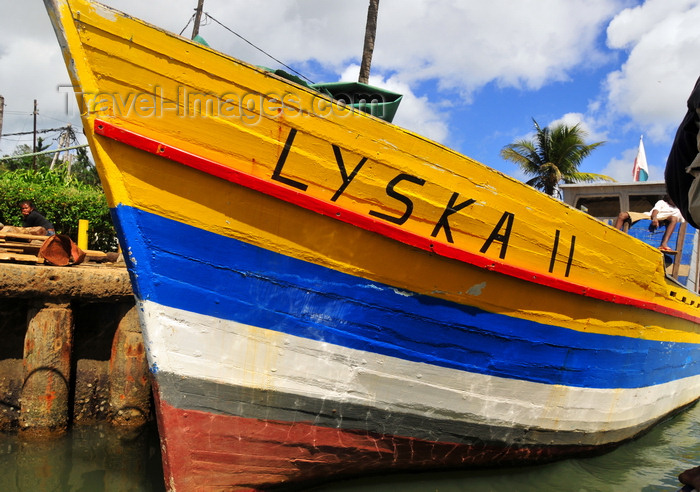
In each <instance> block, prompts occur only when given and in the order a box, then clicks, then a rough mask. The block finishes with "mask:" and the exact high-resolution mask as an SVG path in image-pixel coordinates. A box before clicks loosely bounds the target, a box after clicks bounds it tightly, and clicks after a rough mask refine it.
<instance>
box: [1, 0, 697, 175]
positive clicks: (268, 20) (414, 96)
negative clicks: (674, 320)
mask: <svg viewBox="0 0 700 492" xmlns="http://www.w3.org/2000/svg"><path fill="white" fill-rule="evenodd" d="M102 3H105V4H107V5H109V6H111V7H114V8H116V9H118V10H121V11H123V12H126V13H128V14H130V15H132V16H134V17H138V18H141V19H143V20H145V21H147V22H150V23H152V24H155V25H157V26H159V27H161V28H163V29H166V30H169V31H172V32H174V33H176V34H180V33H182V35H183V36H185V37H188V38H189V37H191V34H192V23H191V20H192V17H193V14H194V10H195V8H196V5H197V0H148V1H144V0H104V1H103V2H102ZM368 3H369V2H368V1H367V0H265V1H258V2H255V1H251V0H204V12H205V13H206V14H207V16H205V19H204V21H203V24H202V26H201V28H200V35H202V36H203V37H204V38H205V39H206V41H207V42H208V44H209V45H210V46H211V47H212V48H214V49H217V50H219V51H221V52H224V53H226V54H229V55H232V56H234V57H236V58H239V59H242V60H244V61H247V62H250V63H253V64H257V65H264V66H267V67H270V68H283V69H285V70H287V71H289V70H290V69H293V70H294V71H296V72H298V73H300V74H303V75H304V76H305V77H306V78H308V79H309V80H311V81H313V82H335V81H340V80H343V81H354V80H357V76H358V73H359V64H360V59H361V56H362V45H363V38H364V31H365V23H366V19H367V7H368ZM0 7H1V8H0V12H2V14H3V15H2V16H0V33H2V36H1V37H0V96H3V97H4V98H5V106H4V119H3V127H2V134H3V136H2V137H1V138H0V155H7V154H11V153H13V152H14V151H15V149H16V147H17V146H18V145H20V144H29V145H30V146H31V144H32V136H31V135H8V134H15V133H22V132H32V130H33V127H34V116H33V111H34V100H36V101H37V108H38V115H37V117H36V120H37V129H38V130H49V129H54V128H61V127H63V126H65V125H66V124H68V123H70V124H72V125H73V126H74V128H76V130H77V132H76V133H81V132H82V127H81V126H80V119H79V117H78V114H77V109H76V108H77V106H76V103H75V98H74V97H73V95H72V94H71V93H69V92H68V91H67V90H66V88H65V87H66V86H67V85H70V84H69V78H68V74H67V72H66V68H65V65H64V63H63V59H62V57H61V55H60V52H59V47H58V43H57V42H56V38H55V35H54V32H53V29H52V27H51V25H50V23H49V19H48V16H47V14H46V11H45V9H44V5H43V2H41V1H39V0H22V1H17V0H0ZM698 25H700V0H646V1H634V0H489V1H481V0H381V1H380V3H379V16H378V25H377V37H376V41H375V49H374V56H373V59H372V72H371V75H370V84H372V85H375V86H380V87H385V88H387V89H389V90H392V91H395V92H400V93H402V94H403V95H404V97H403V101H402V102H401V106H400V108H399V111H398V113H397V116H396V118H395V119H394V123H395V124H397V125H399V126H401V127H404V128H407V129H409V130H411V131H413V132H416V133H419V134H422V135H424V136H426V137H428V138H430V139H433V140H435V141H437V142H440V143H442V144H444V145H446V146H448V147H450V148H452V149H455V150H457V151H458V152H460V153H462V154H465V155H467V156H469V157H471V158H473V159H476V160H477V161H480V162H482V163H484V164H486V165H488V166H490V167H492V168H495V169H498V170H499V171H501V172H503V173H505V174H508V175H511V176H514V177H516V178H518V179H522V180H526V179H527V178H526V177H525V176H524V175H523V174H522V173H521V171H520V170H519V168H518V167H517V166H516V165H515V164H514V163H512V162H509V161H505V160H503V159H502V158H501V157H500V151H501V149H502V148H503V147H504V146H506V145H508V144H510V143H513V142H515V141H517V140H520V139H529V138H531V137H532V134H533V120H534V121H537V123H538V124H539V125H540V126H541V127H543V126H550V125H553V124H557V123H565V124H567V125H570V126H571V125H574V124H580V126H581V128H582V129H583V130H584V131H585V132H586V142H587V143H595V142H601V141H604V142H605V143H604V144H603V145H601V146H600V147H598V148H597V149H595V150H594V151H593V153H592V154H591V155H590V156H589V157H588V158H587V159H585V160H584V161H583V163H582V165H581V167H580V171H583V172H589V173H599V174H605V175H608V176H610V177H612V178H614V179H616V180H617V181H619V182H623V183H624V182H631V181H632V167H633V163H634V159H635V156H636V155H637V152H638V149H639V144H640V138H643V142H644V148H645V151H646V158H647V161H648V165H649V181H663V170H664V166H665V163H666V158H667V156H668V152H669V149H670V146H671V143H672V140H673V136H674V134H675V131H676V129H677V127H678V124H679V123H680V121H681V119H682V117H683V115H684V113H685V111H686V101H687V98H688V96H689V94H690V91H691V90H692V88H693V86H694V84H695V81H696V80H697V78H698V76H700V31H698V29H697V26H698ZM58 135H59V134H58V132H45V133H42V134H41V135H40V136H42V137H43V138H44V139H45V142H47V143H49V144H51V145H52V146H53V147H55V146H56V145H57V140H58ZM83 142H85V140H84V138H82V137H81V143H83Z"/></svg>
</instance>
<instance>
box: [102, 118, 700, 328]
mask: <svg viewBox="0 0 700 492" xmlns="http://www.w3.org/2000/svg"><path fill="white" fill-rule="evenodd" d="M94 130H95V134H97V135H101V136H104V137H107V138H110V139H112V140H115V141H117V142H120V143H123V144H125V145H129V146H132V147H134V148H137V149H140V150H143V151H146V152H149V153H151V154H154V155H158V156H161V157H163V158H166V159H169V160H171V161H173V162H177V163H180V164H183V165H185V166H189V167H191V168H193V169H197V170H199V171H202V172H205V173H207V174H210V175H212V176H216V177H218V178H221V179H225V180H227V181H230V182H232V183H237V184H239V185H242V186H245V187H247V188H250V189H253V190H256V191H260V192H262V193H265V194H267V195H270V196H273V197H276V198H279V199H282V200H285V201H287V202H289V203H293V204H295V205H298V206H300V207H304V208H306V209H308V210H312V211H314V212H317V213H319V214H322V215H326V216H328V217H331V218H334V219H336V220H340V221H343V222H346V223H348V224H352V225H355V226H357V227H361V228H363V229H365V230H368V231H372V232H376V233H378V234H381V235H383V236H386V237H388V238H391V239H394V240H396V241H400V242H402V243H405V244H408V245H411V246H414V247H416V248H420V249H422V250H424V251H429V252H431V253H434V254H438V255H440V256H444V257H447V258H452V259H455V260H458V261H462V262H464V263H469V264H471V265H474V266H476V267H479V268H484V269H486V270H491V271H494V272H498V273H502V274H504V275H509V276H511V277H515V278H518V279H521V280H525V281H527V282H533V283H536V284H539V285H544V286H546V287H551V288H553V289H557V290H561V291H564V292H571V293H573V294H578V295H583V296H587V297H591V298H593V299H599V300H602V301H605V302H612V303H616V304H623V305H628V306H634V307H638V308H641V309H648V310H650V311H656V312H658V313H662V314H667V315H669V316H674V317H676V318H681V319H686V320H689V321H693V322H695V323H700V316H695V315H692V314H690V313H688V312H686V311H681V310H678V309H674V308H670V307H666V306H662V305H660V304H656V303H654V302H649V301H645V300H641V299H636V298H634V297H628V296H624V295H619V294H615V293H613V292H608V291H604V290H600V289H596V288H593V287H590V286H587V285H581V284H577V283H575V282H571V281H568V280H563V279H560V278H557V277H554V276H552V275H547V274H543V273H537V272H535V271H531V270H527V269H525V268H522V267H517V266H513V265H511V264H509V263H506V262H505V261H498V260H494V259H492V258H488V257H485V256H482V255H477V254H474V253H471V252H468V251H465V250H463V249H460V248H457V247H455V246H453V245H451V244H447V243H442V242H440V241H435V240H434V238H432V237H431V238H428V237H422V236H419V235H417V234H414V233H412V232H409V231H406V230H404V229H402V228H401V227H398V226H395V225H393V224H390V223H388V222H385V221H381V220H376V219H373V218H371V217H368V216H365V215H362V214H359V213H356V212H353V211H351V210H347V209H344V208H342V207H339V206H338V205H336V204H335V203H329V202H326V201H324V200H321V199H318V198H314V197H312V196H309V195H306V194H305V193H302V192H299V191H298V190H296V189H292V188H290V187H287V186H282V185H279V184H277V183H273V182H271V181H269V180H265V179H261V178H258V177H255V176H252V175H250V174H247V173H244V172H241V171H238V170H236V169H233V168H231V167H229V166H227V165H225V164H222V163H219V162H215V161H211V160H209V159H206V158H204V157H200V156H198V155H194V154H191V153H189V152H186V151H184V150H181V149H178V148H177V147H173V146H170V145H166V144H164V143H163V142H159V141H156V140H154V139H151V138H149V137H146V136H144V135H141V134H138V133H134V132H132V131H129V130H126V129H124V128H120V127H118V126H115V125H113V124H111V123H109V122H107V121H104V120H100V119H96V120H95V124H94Z"/></svg>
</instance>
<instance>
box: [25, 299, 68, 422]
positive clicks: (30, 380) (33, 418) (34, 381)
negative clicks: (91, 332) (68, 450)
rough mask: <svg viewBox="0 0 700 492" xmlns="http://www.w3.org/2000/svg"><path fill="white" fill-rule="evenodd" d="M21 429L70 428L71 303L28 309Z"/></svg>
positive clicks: (34, 305) (38, 303)
mask: <svg viewBox="0 0 700 492" xmlns="http://www.w3.org/2000/svg"><path fill="white" fill-rule="evenodd" d="M27 321H28V323H27V334H26V336H25V343H24V371H23V372H24V384H23V386H22V392H21V402H22V404H21V408H20V417H19V424H20V430H22V431H31V432H33V433H40V434H43V433H49V434H54V433H59V434H60V433H62V432H64V431H65V430H66V429H67V428H68V422H69V410H68V409H69V395H70V381H71V374H70V370H71V347H72V344H73V313H72V311H71V309H70V304H69V303H60V302H44V301H38V302H35V303H34V304H33V305H32V306H31V307H30V309H29V312H28V313H27Z"/></svg>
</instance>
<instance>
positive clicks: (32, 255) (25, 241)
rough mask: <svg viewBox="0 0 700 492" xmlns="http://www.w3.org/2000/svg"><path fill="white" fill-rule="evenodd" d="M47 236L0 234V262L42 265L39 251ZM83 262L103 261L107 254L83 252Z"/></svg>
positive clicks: (42, 260) (14, 233)
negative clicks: (84, 254)
mask: <svg viewBox="0 0 700 492" xmlns="http://www.w3.org/2000/svg"><path fill="white" fill-rule="evenodd" d="M48 237H49V236H36V235H32V234H20V233H17V232H0V262H14V263H31V264H42V263H44V259H43V258H39V256H38V255H39V249H40V248H41V246H42V244H44V241H46V239H47V238H48ZM85 253H86V256H85V261H95V262H100V261H105V259H106V258H107V253H104V252H102V251H93V250H86V251H85Z"/></svg>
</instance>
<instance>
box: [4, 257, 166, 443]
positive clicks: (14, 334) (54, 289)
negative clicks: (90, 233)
mask: <svg viewBox="0 0 700 492" xmlns="http://www.w3.org/2000/svg"><path fill="white" fill-rule="evenodd" d="M0 334H2V343H1V344H0V431H6V432H8V431H9V432H13V431H19V432H21V433H23V434H31V435H36V436H43V435H53V434H61V433H63V432H65V431H66V430H67V429H68V428H69V427H71V426H74V425H89V424H91V423H104V422H110V423H112V424H114V425H116V426H125V427H138V426H141V425H143V424H145V423H146V422H147V421H148V420H149V419H150V418H151V417H152V415H151V387H150V381H149V378H148V369H147V363H146V357H145V350H144V345H143V340H142V337H141V330H140V326H139V322H138V315H137V312H136V308H135V307H134V298H133V292H132V290H131V283H130V281H129V275H128V273H127V270H126V267H125V266H124V263H101V264H95V263H86V264H81V265H72V266H67V267H56V266H48V265H22V264H14V263H0Z"/></svg>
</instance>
